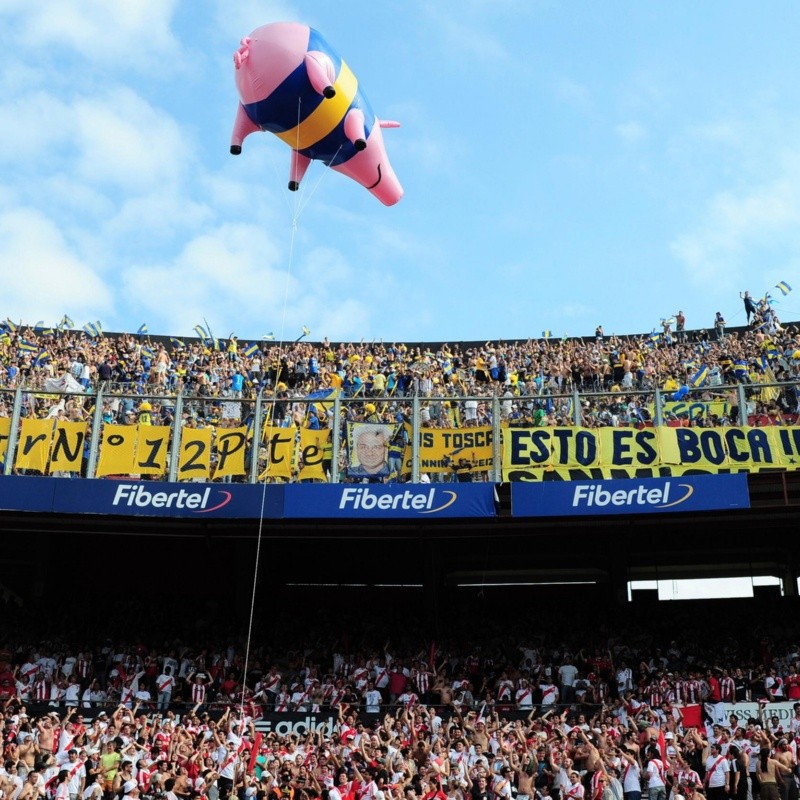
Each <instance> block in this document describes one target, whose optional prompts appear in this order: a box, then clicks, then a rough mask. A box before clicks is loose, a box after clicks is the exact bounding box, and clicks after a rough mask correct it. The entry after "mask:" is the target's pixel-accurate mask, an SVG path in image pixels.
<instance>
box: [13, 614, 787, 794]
mask: <svg viewBox="0 0 800 800" xmlns="http://www.w3.org/2000/svg"><path fill="white" fill-rule="evenodd" d="M108 612H109V614H113V608H111V607H110V608H109V609H108ZM330 614H334V615H335V616H337V618H338V617H342V618H346V617H347V616H348V615H347V612H346V611H344V612H342V614H341V615H336V614H335V612H334V611H331V612H330ZM289 616H291V617H292V624H291V630H292V631H293V632H294V637H295V639H294V644H295V647H294V648H292V647H289V646H287V644H288V642H289V641H290V636H291V634H290V633H289V628H287V629H286V631H284V632H283V633H281V632H276V635H275V636H274V637H270V647H269V648H267V647H266V646H264V645H262V644H258V643H255V644H254V645H253V647H252V651H251V652H249V653H247V665H246V666H245V652H244V648H243V646H242V644H241V643H240V642H239V641H237V640H226V639H220V640H219V643H218V644H216V645H213V646H210V647H209V646H206V643H205V642H200V643H198V642H197V641H193V642H192V644H191V645H190V644H187V643H185V642H182V641H180V640H177V639H174V638H173V639H168V640H164V641H163V642H161V641H159V643H158V644H156V643H155V642H148V641H147V639H146V638H138V637H136V636H135V634H134V633H133V632H132V631H126V636H125V638H124V639H122V638H119V637H118V638H117V639H115V640H107V641H105V642H103V643H97V642H93V641H87V639H86V637H87V636H88V634H87V632H86V631H84V632H83V635H82V637H81V638H80V639H76V640H75V641H73V642H69V643H68V642H67V641H65V639H64V637H63V635H62V636H61V637H54V638H52V639H50V640H47V641H44V642H37V643H31V642H26V641H24V640H19V642H18V643H11V642H7V643H6V644H5V645H4V647H3V649H2V650H0V661H2V664H0V698H1V699H0V703H2V706H3V718H2V721H0V726H1V727H2V734H3V741H4V766H3V768H2V769H1V770H0V792H2V795H3V798H4V800H7V799H11V800H20V798H22V800H28V798H32V799H33V800H37V798H39V797H48V798H51V797H54V798H57V800H76V798H78V797H79V796H80V797H81V798H96V799H97V800H99V798H100V797H106V798H112V797H120V798H121V797H126V798H131V799H132V800H135V798H137V797H139V796H142V797H158V798H168V800H176V798H193V797H202V798H208V799H209V800H219V799H220V798H221V799H222V800H224V799H225V798H226V797H228V796H229V795H232V794H236V795H237V796H238V797H239V798H241V800H246V798H253V797H255V798H263V800H275V799H276V798H281V799H282V798H286V797H288V798H292V800H312V799H313V798H317V797H319V798H322V799H323V800H360V799H361V798H369V800H390V798H396V800H416V799H417V798H426V800H444V798H449V799H450V800H498V799H500V800H512V799H513V798H516V799H517V800H532V798H534V796H535V797H536V798H539V800H543V799H544V798H548V797H552V798H559V800H567V798H571V800H584V799H585V798H591V800H622V798H623V797H624V798H625V800H638V798H640V797H641V794H640V793H641V792H643V791H644V793H645V795H646V796H647V798H648V800H664V799H665V798H666V797H667V795H668V794H671V796H672V798H673V800H675V798H678V797H688V798H690V799H691V798H695V797H708V798H709V800H715V799H718V800H723V798H728V797H730V798H737V800H748V798H751V797H753V796H759V795H758V793H759V792H760V796H761V798H763V800H775V798H776V797H777V796H778V795H777V794H776V792H782V794H783V797H784V798H791V797H795V794H794V789H793V787H794V775H795V773H796V764H797V748H796V737H797V735H798V732H800V702H798V703H797V705H796V709H795V713H794V716H793V717H792V718H790V719H779V718H778V717H777V716H773V715H772V714H771V713H770V706H771V704H772V703H774V702H776V701H779V700H787V701H790V702H791V701H800V676H799V675H798V672H797V669H798V667H799V666H800V647H798V646H797V644H796V640H795V639H794V638H792V637H793V636H794V633H795V629H793V627H792V626H791V625H788V624H787V625H785V626H784V625H781V624H780V623H778V622H770V621H762V622H758V618H754V620H755V621H754V624H753V625H751V626H750V627H746V626H745V625H742V615H741V614H740V615H738V617H737V619H736V620H733V619H732V620H731V621H730V622H729V623H726V622H725V621H724V620H723V621H720V624H718V625H717V624H715V625H714V626H713V627H712V629H710V630H709V629H708V626H707V625H706V624H705V623H706V622H707V620H706V621H702V620H698V619H696V618H695V619H694V620H693V619H692V618H691V617H689V616H687V617H686V618H685V619H684V620H683V621H682V622H681V624H680V625H679V626H678V627H677V628H675V627H674V623H675V620H672V621H671V623H672V624H671V625H670V626H669V627H671V628H672V630H673V633H674V632H675V631H676V630H677V631H679V632H678V633H677V634H675V635H674V636H673V637H670V636H669V634H665V633H664V632H663V630H662V628H661V627H660V626H659V624H658V621H657V620H656V619H655V618H651V619H650V623H649V624H648V623H647V622H644V623H641V624H635V625H634V624H631V623H630V622H628V624H627V625H625V624H623V625H621V626H619V627H618V628H617V627H616V626H611V625H606V624H605V623H602V622H601V624H600V625H598V626H596V627H595V628H594V629H592V630H588V629H586V630H584V631H582V632H581V631H579V630H578V628H576V627H575V626H571V627H564V626H563V625H560V624H557V623H556V622H555V621H554V622H552V623H550V624H548V622H547V619H546V616H547V615H543V617H542V619H541V620H539V619H535V620H534V619H530V620H526V621H524V622H516V623H514V622H513V620H511V622H512V624H511V625H510V626H509V630H504V631H503V632H502V635H501V634H500V633H499V632H498V633H497V634H494V633H492V632H491V631H487V633H486V634H485V635H484V636H483V638H481V639H478V638H477V635H476V632H475V631H474V629H473V630H472V636H471V637H469V636H464V637H462V636H460V635H459V632H460V628H461V627H463V625H460V624H459V621H458V620H454V624H453V628H454V631H453V633H452V638H444V639H442V640H441V641H439V642H438V643H437V642H435V641H416V642H415V641H414V634H413V633H411V632H410V631H409V632H408V633H401V634H400V638H399V639H398V641H396V642H395V641H391V640H389V641H384V642H380V639H378V638H376V637H377V634H378V632H379V631H378V630H377V629H376V630H375V631H374V632H372V633H369V632H368V628H367V627H364V628H361V629H359V628H358V627H357V626H354V627H353V628H351V629H350V630H352V632H353V636H352V639H351V640H350V643H348V641H347V640H346V639H337V638H335V635H333V634H332V633H331V628H330V627H328V626H327V623H326V618H325V617H326V615H325V614H324V613H323V614H321V617H322V619H318V622H317V625H318V627H317V628H316V629H315V627H314V625H313V624H311V625H310V630H306V629H305V628H304V627H302V624H301V623H303V622H304V621H305V617H304V616H303V614H302V612H301V611H299V612H298V613H292V614H291V615H289ZM744 616H745V617H746V616H747V615H746V614H745V615H744ZM515 626H520V627H519V629H518V630H512V629H513V628H514V627H515ZM378 627H380V626H378ZM665 627H666V626H665ZM139 628H141V622H140V626H139ZM301 628H302V633H303V638H302V642H301V641H299V640H297V638H296V637H297V636H298V631H299V630H301ZM156 629H157V626H156ZM66 630H69V626H65V628H64V629H63V630H62V633H63V632H64V631H66ZM137 630H138V628H137ZM142 630H144V629H143V628H142ZM334 630H335V629H334ZM401 630H402V629H401ZM317 634H319V635H317ZM737 634H738V635H737ZM151 635H154V634H153V632H152V631H151ZM662 637H663V638H662ZM192 638H193V640H197V639H198V635H197V633H196V632H195V634H194V636H193V637H192ZM379 642H380V643H379ZM749 700H752V701H756V702H757V703H758V707H759V708H760V710H759V711H755V712H752V711H750V712H748V714H746V715H745V716H744V717H742V716H741V715H727V714H725V711H724V709H725V706H724V705H723V703H724V702H729V703H740V702H744V701H749ZM759 701H760V702H759ZM692 707H694V708H697V707H699V708H700V709H703V711H702V712H700V713H699V714H698V716H697V718H696V719H693V720H689V719H688V710H689V708H692ZM288 712H299V714H301V715H302V718H303V719H305V718H306V717H313V718H315V719H316V718H321V717H323V716H325V715H326V714H327V716H328V718H331V717H332V719H333V726H332V727H327V726H326V727H324V728H314V726H313V725H312V726H311V730H308V729H304V730H303V731H302V732H299V733H280V732H279V730H278V729H277V726H276V725H275V721H276V720H278V719H280V718H281V716H282V715H284V714H288ZM265 718H266V719H269V720H271V722H272V723H273V724H272V726H271V727H270V728H269V729H265V728H264V726H263V725H260V722H261V721H262V720H263V719H265ZM287 718H289V717H287ZM770 787H775V788H770Z"/></svg>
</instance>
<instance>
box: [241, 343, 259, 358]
mask: <svg viewBox="0 0 800 800" xmlns="http://www.w3.org/2000/svg"><path fill="white" fill-rule="evenodd" d="M257 352H258V345H257V344H251V345H249V346H248V347H245V349H244V354H245V356H247V358H252V357H253V356H254V355H255V354H256V353H257Z"/></svg>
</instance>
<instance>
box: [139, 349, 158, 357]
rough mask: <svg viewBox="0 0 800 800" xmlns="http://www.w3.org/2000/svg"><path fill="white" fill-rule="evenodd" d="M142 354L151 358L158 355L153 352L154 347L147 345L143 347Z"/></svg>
mask: <svg viewBox="0 0 800 800" xmlns="http://www.w3.org/2000/svg"><path fill="white" fill-rule="evenodd" d="M142 355H143V356H144V357H145V358H150V359H153V358H155V357H156V354H155V353H154V352H153V348H152V347H146V346H145V347H143V348H142Z"/></svg>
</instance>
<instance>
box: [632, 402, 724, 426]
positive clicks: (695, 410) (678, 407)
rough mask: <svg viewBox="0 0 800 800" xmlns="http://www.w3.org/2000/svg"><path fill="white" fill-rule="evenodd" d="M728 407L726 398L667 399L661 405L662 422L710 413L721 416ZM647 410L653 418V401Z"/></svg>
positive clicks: (694, 417)
mask: <svg viewBox="0 0 800 800" xmlns="http://www.w3.org/2000/svg"><path fill="white" fill-rule="evenodd" d="M730 408H731V404H730V403H729V402H728V401H727V400H693V399H692V398H691V397H687V398H686V399H685V400H667V401H666V402H665V403H664V404H663V406H662V414H663V416H664V422H667V421H669V420H671V419H684V418H685V419H698V418H703V417H708V416H711V415H714V416H717V417H721V416H723V415H725V414H727V413H728V412H729V411H730ZM648 411H649V412H650V419H655V416H656V406H655V403H650V405H649V406H648Z"/></svg>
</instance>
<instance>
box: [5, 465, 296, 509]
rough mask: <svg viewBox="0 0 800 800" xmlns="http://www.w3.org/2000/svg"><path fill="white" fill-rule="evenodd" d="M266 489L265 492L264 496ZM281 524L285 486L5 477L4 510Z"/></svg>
mask: <svg viewBox="0 0 800 800" xmlns="http://www.w3.org/2000/svg"><path fill="white" fill-rule="evenodd" d="M265 489H266V492H265ZM262 501H263V516H264V517H265V518H267V519H279V518H280V517H281V515H282V513H283V487H282V486H266V487H264V486H255V485H249V484H236V483H167V482H163V481H118V480H85V479H75V480H70V479H69V478H45V477H19V476H10V475H9V476H3V477H0V509H2V510H5V511H40V512H41V511H45V512H53V513H57V514H112V515H117V516H134V517H135V516H147V517H196V518H198V519H202V518H206V519H259V518H260V517H261V516H262Z"/></svg>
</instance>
